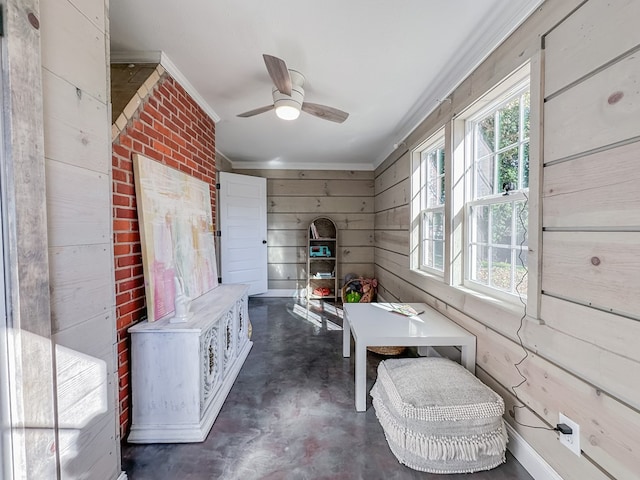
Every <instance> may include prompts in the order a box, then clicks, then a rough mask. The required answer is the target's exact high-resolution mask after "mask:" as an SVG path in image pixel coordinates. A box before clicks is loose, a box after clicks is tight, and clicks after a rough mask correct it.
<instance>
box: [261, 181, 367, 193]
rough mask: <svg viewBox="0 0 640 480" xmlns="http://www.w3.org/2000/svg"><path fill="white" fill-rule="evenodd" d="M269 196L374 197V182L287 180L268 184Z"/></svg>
mask: <svg viewBox="0 0 640 480" xmlns="http://www.w3.org/2000/svg"><path fill="white" fill-rule="evenodd" d="M267 195H268V196H270V197H271V196H294V197H307V196H312V197H315V196H327V197H367V196H372V195H373V180H331V179H329V180H300V179H296V180H286V179H273V180H271V181H269V182H268V183H267Z"/></svg>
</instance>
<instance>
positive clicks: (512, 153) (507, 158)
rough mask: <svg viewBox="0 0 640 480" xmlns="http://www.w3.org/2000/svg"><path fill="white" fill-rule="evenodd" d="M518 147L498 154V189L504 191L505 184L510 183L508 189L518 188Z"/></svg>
mask: <svg viewBox="0 0 640 480" xmlns="http://www.w3.org/2000/svg"><path fill="white" fill-rule="evenodd" d="M518 154H519V152H518V147H515V148H512V149H509V150H507V151H506V152H503V153H501V154H499V155H498V189H499V190H500V191H504V189H505V184H508V183H511V184H512V188H510V190H516V189H518V164H519V161H518Z"/></svg>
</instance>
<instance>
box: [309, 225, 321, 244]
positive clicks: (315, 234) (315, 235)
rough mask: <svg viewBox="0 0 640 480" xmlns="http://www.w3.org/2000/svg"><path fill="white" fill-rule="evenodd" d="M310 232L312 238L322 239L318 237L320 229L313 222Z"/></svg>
mask: <svg viewBox="0 0 640 480" xmlns="http://www.w3.org/2000/svg"><path fill="white" fill-rule="evenodd" d="M309 231H310V232H311V238H312V239H314V240H317V239H318V238H320V237H319V236H318V229H317V228H316V224H315V222H311V226H310V227H309Z"/></svg>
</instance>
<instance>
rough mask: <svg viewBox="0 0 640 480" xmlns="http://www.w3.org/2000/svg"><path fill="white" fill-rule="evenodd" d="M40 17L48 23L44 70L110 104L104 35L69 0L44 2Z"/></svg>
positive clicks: (44, 27)
mask: <svg viewBox="0 0 640 480" xmlns="http://www.w3.org/2000/svg"><path fill="white" fill-rule="evenodd" d="M97 3H98V4H100V5H103V4H104V3H103V2H102V1H100V2H97ZM40 15H41V18H42V20H46V21H41V22H40V25H41V30H42V66H43V68H44V69H46V70H48V71H50V72H52V73H53V74H54V75H57V76H59V77H61V78H63V79H65V80H67V81H68V82H69V83H71V84H73V85H76V86H77V87H78V88H79V89H80V90H81V91H82V94H87V93H88V94H89V95H92V96H94V97H95V98H97V99H99V100H100V101H102V102H105V103H106V102H107V101H108V98H109V93H108V89H109V85H108V84H107V78H108V76H107V74H106V68H107V51H106V48H105V34H104V31H101V30H100V29H99V28H96V26H95V24H93V23H91V22H89V21H88V20H87V17H85V16H84V15H83V14H82V13H81V12H79V11H78V10H77V9H76V8H75V7H74V6H73V5H72V4H71V3H70V2H69V1H68V0H50V1H46V2H42V3H41V4H40ZM70 52H73V54H72V55H71V54H70ZM107 122H108V120H107ZM107 131H108V130H107Z"/></svg>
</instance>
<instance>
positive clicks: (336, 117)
mask: <svg viewBox="0 0 640 480" xmlns="http://www.w3.org/2000/svg"><path fill="white" fill-rule="evenodd" d="M302 111H303V112H307V113H309V114H311V115H313V116H315V117H319V118H322V119H324V120H329V121H331V122H336V123H342V122H344V121H345V120H346V119H347V118H348V117H349V114H348V113H347V112H343V111H342V110H338V109H337V108H333V107H327V106H326V105H319V104H317V103H309V102H304V103H303V104H302Z"/></svg>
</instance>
